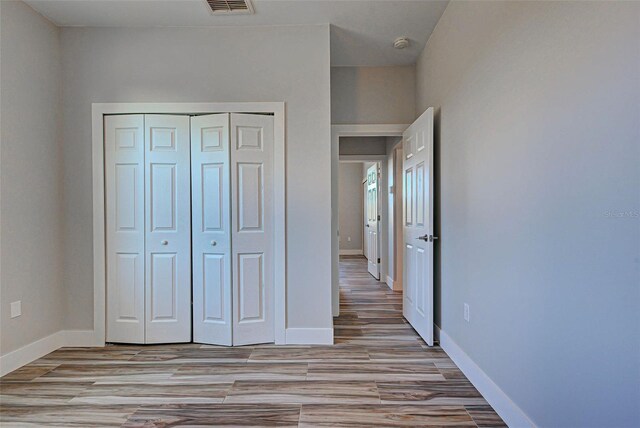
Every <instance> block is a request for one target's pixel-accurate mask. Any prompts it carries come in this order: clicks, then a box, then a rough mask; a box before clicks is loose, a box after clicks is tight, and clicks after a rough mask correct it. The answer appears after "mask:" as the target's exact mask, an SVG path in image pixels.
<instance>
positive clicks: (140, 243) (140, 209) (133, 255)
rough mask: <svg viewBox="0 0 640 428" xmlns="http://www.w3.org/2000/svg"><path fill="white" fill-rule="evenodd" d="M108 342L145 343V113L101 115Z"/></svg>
mask: <svg viewBox="0 0 640 428" xmlns="http://www.w3.org/2000/svg"><path fill="white" fill-rule="evenodd" d="M104 155H105V158H104V160H105V162H104V164H105V188H106V193H105V196H106V205H105V208H106V225H107V232H106V239H107V262H106V265H107V308H106V309H107V334H106V341H107V342H125V343H144V264H145V263H144V230H145V229H144V116H143V115H141V114H134V115H118V116H105V118H104Z"/></svg>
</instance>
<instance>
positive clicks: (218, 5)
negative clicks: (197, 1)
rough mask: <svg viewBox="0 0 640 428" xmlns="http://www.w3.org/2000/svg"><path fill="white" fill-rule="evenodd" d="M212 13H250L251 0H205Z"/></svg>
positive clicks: (251, 8)
mask: <svg viewBox="0 0 640 428" xmlns="http://www.w3.org/2000/svg"><path fill="white" fill-rule="evenodd" d="M205 1H206V2H207V4H208V5H209V8H210V9H211V12H212V13H213V14H214V15H251V14H253V5H252V4H251V0H205Z"/></svg>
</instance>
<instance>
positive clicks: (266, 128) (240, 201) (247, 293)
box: [231, 113, 274, 345]
mask: <svg viewBox="0 0 640 428" xmlns="http://www.w3.org/2000/svg"><path fill="white" fill-rule="evenodd" d="M231 170H232V172H231V207H232V210H231V212H232V216H231V217H232V220H231V227H232V234H231V242H232V245H231V246H232V254H233V275H234V278H233V344H234V345H246V344H252V343H265V342H273V341H274V325H273V322H274V314H273V306H274V305H273V298H274V296H273V246H274V238H273V193H272V189H273V116H267V115H255V114H240V113H232V114H231Z"/></svg>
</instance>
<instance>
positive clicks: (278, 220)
mask: <svg viewBox="0 0 640 428" xmlns="http://www.w3.org/2000/svg"><path fill="white" fill-rule="evenodd" d="M229 112H234V113H270V114H273V116H274V132H273V135H274V165H273V166H274V177H273V186H274V222H273V228H274V229H273V230H274V238H275V239H274V330H275V343H276V344H286V343H287V341H286V245H285V244H286V243H285V236H286V218H285V215H286V210H285V207H286V205H285V204H286V194H285V177H286V171H285V103H284V102H255V103H93V104H92V105H91V116H92V172H93V183H92V188H93V334H92V338H91V339H88V340H87V341H86V342H87V344H88V345H90V346H104V344H105V333H106V239H105V238H106V235H105V231H106V230H105V178H104V173H105V169H104V153H105V152H104V149H105V147H104V116H105V115H115V114H177V115H179V114H215V113H229Z"/></svg>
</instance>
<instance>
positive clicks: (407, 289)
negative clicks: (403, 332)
mask: <svg viewBox="0 0 640 428" xmlns="http://www.w3.org/2000/svg"><path fill="white" fill-rule="evenodd" d="M403 156H404V160H403V167H402V170H403V202H404V206H403V235H404V236H403V238H404V255H403V261H404V263H403V269H404V271H403V276H402V277H403V281H404V290H403V307H402V313H403V315H404V317H405V318H406V319H407V321H409V323H410V324H411V326H412V327H413V328H414V329H415V330H416V331H417V332H418V334H420V336H421V337H422V338H423V339H424V340H425V342H426V343H427V344H428V345H430V346H433V108H429V109H428V110H427V111H426V112H425V113H424V114H422V115H421V116H420V117H419V118H418V119H417V120H416V121H415V122H414V123H413V124H412V125H411V126H410V127H409V128H407V130H406V131H405V132H404V134H403Z"/></svg>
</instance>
